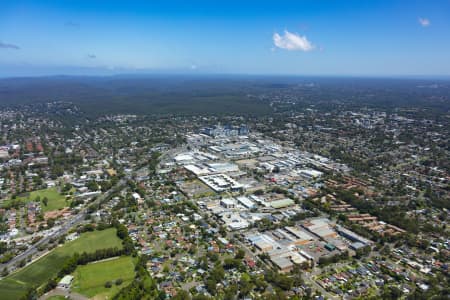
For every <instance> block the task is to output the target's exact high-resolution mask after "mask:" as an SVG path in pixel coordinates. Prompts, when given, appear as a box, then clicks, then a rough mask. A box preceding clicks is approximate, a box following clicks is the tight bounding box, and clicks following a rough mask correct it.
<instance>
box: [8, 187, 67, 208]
mask: <svg viewBox="0 0 450 300" xmlns="http://www.w3.org/2000/svg"><path fill="white" fill-rule="evenodd" d="M38 196H39V197H40V199H41V207H42V211H43V212H44V213H45V212H47V211H52V210H58V209H61V208H63V207H66V206H69V204H70V203H69V202H68V201H66V196H65V195H61V194H60V193H59V192H58V190H57V188H56V187H53V188H48V189H43V190H37V191H33V192H30V193H28V194H24V196H18V197H17V198H16V199H14V200H12V199H9V200H6V201H4V202H3V203H2V206H7V205H9V204H11V203H12V202H13V201H20V202H25V203H26V202H30V201H34V200H35V199H36V198H37V197H38ZM44 197H47V199H48V203H47V206H45V205H44V203H42V199H44Z"/></svg>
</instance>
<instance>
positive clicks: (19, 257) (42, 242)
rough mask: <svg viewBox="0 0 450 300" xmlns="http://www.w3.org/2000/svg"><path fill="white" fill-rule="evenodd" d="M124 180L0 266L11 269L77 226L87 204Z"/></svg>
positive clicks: (121, 182)
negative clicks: (42, 246)
mask: <svg viewBox="0 0 450 300" xmlns="http://www.w3.org/2000/svg"><path fill="white" fill-rule="evenodd" d="M125 182H126V180H125V179H122V180H120V181H119V182H118V183H117V184H116V185H115V186H114V187H112V188H111V189H110V190H108V191H107V192H106V193H104V194H102V195H100V196H99V197H98V198H97V199H95V200H94V201H93V202H91V203H90V204H89V205H86V207H84V208H83V209H82V210H81V211H80V212H79V213H78V214H77V215H76V216H74V217H73V218H71V219H70V220H68V221H67V222H66V223H64V224H63V225H62V226H61V228H59V229H58V230H57V231H56V232H54V233H53V234H51V235H48V236H45V237H43V238H42V239H40V240H39V241H38V242H36V243H35V244H34V245H32V246H31V247H30V248H28V249H27V250H25V251H24V252H22V253H20V254H19V255H17V256H16V257H14V258H13V259H11V260H10V261H9V262H7V263H5V264H1V265H0V268H1V269H3V268H5V267H6V268H8V269H9V270H11V269H13V268H14V266H15V264H16V263H18V262H20V261H21V260H23V259H25V260H26V259H27V257H28V256H30V255H34V254H36V253H37V252H39V250H38V247H39V246H40V245H45V244H46V243H48V242H49V241H50V240H51V239H55V238H56V239H57V238H59V237H60V236H62V235H64V234H66V233H67V232H68V231H69V230H70V229H71V228H72V227H74V226H77V225H78V224H80V223H81V222H83V220H84V219H85V217H86V214H87V209H88V206H90V205H92V204H94V205H95V204H99V203H100V202H102V201H103V200H105V199H107V198H108V197H109V196H110V195H111V194H112V193H113V192H114V191H116V190H117V189H119V188H120V187H122V186H123V185H124V184H125Z"/></svg>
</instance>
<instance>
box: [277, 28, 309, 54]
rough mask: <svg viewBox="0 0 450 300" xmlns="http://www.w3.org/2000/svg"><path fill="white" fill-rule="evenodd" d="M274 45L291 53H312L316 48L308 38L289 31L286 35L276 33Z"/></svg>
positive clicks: (285, 32)
mask: <svg viewBox="0 0 450 300" xmlns="http://www.w3.org/2000/svg"><path fill="white" fill-rule="evenodd" d="M273 43H274V44H275V46H276V47H278V48H280V49H285V50H289V51H311V50H313V49H314V48H315V47H314V45H313V44H311V42H310V41H308V39H307V38H306V36H301V35H298V34H295V33H291V32H289V31H287V30H285V31H284V35H280V34H278V33H277V32H275V33H274V34H273Z"/></svg>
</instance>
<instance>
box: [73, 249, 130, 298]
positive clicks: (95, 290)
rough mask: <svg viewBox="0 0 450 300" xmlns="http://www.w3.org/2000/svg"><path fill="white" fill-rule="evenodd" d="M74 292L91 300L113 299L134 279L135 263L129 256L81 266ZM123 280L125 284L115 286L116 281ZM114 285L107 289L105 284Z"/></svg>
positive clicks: (75, 277) (78, 269) (75, 281)
mask: <svg viewBox="0 0 450 300" xmlns="http://www.w3.org/2000/svg"><path fill="white" fill-rule="evenodd" d="M73 275H74V281H73V284H72V290H73V291H74V292H77V293H80V294H82V295H85V296H88V297H89V298H92V297H94V296H95V297H94V298H95V299H111V298H112V297H113V296H114V295H115V294H116V293H117V292H118V291H119V290H120V289H121V288H122V287H124V286H126V285H128V284H129V283H130V282H131V281H133V278H134V262H133V259H132V258H131V257H129V256H123V257H120V258H116V259H112V260H105V261H101V262H97V263H91V264H88V265H85V266H79V267H77V269H76V270H75V272H74V274H73ZM119 278H121V279H122V280H123V283H122V284H121V285H119V286H117V285H115V284H114V282H115V280H117V279H119ZM107 281H110V282H111V283H112V287H111V288H105V282H107Z"/></svg>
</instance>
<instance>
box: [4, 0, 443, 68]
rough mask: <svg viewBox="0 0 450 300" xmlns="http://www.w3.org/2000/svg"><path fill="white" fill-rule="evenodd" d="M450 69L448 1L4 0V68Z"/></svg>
mask: <svg viewBox="0 0 450 300" xmlns="http://www.w3.org/2000/svg"><path fill="white" fill-rule="evenodd" d="M152 72H169V73H170V72H174V73H199V74H201V73H239V74H292V75H351V76H359V75H362V76H402V75H406V76H415V75H426V76H433V75H446V76H448V75H450V0H437V1H430V0H428V1H410V0H401V1H400V0H397V1H396V0H372V1H371V0H346V1H333V0H328V1H320V0H312V1H302V0H297V1H282V0H278V1H263V0H259V1H233V0H228V1H214V0H210V1H169V0H167V1H150V0H148V1H133V0H128V1H113V0H109V1H96V0H90V1H83V0H77V1H75V0H73V1H64V0H58V1H53V0H48V1H46V0H41V1H21V0H11V1H10V0H2V1H1V2H0V76H16V75H51V74H86V75H96V74H113V73H152Z"/></svg>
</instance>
